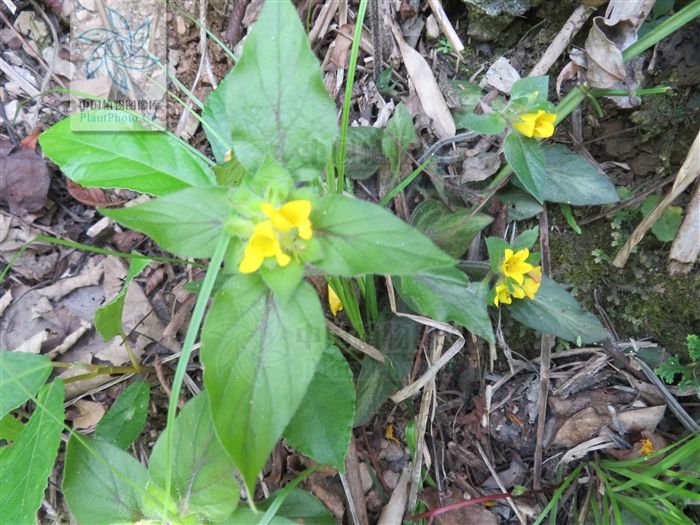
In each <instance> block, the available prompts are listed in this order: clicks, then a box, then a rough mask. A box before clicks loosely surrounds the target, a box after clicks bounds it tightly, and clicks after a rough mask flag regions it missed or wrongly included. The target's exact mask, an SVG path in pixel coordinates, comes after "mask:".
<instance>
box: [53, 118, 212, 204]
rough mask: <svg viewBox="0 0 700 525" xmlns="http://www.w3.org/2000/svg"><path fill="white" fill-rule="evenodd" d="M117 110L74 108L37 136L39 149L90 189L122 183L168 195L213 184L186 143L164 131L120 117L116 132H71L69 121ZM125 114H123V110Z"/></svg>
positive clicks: (138, 189)
mask: <svg viewBox="0 0 700 525" xmlns="http://www.w3.org/2000/svg"><path fill="white" fill-rule="evenodd" d="M115 113H117V114H119V113H121V112H118V111H116V112H115V111H112V110H109V111H89V112H85V113H76V114H73V115H71V116H70V117H68V118H65V119H63V120H61V121H60V122H58V123H57V124H54V125H53V126H51V127H50V128H49V129H47V130H46V131H45V132H44V133H42V134H41V135H40V136H39V144H40V145H41V149H42V151H43V152H44V155H46V156H47V157H48V158H50V159H51V160H52V161H53V162H54V163H56V164H57V165H58V166H59V167H60V168H61V171H63V173H65V175H66V177H68V178H69V179H71V180H72V181H74V182H77V183H78V184H80V185H82V186H85V187H88V188H91V187H97V188H126V189H129V190H133V191H141V192H145V193H150V194H152V195H167V194H169V193H173V192H176V191H178V190H182V189H185V188H189V187H192V186H211V185H213V184H216V179H215V177H214V172H213V171H212V170H211V169H210V168H209V166H207V164H206V163H205V162H204V161H203V160H201V159H199V158H198V157H196V156H195V155H193V153H191V152H190V151H189V149H187V147H186V146H185V145H184V144H183V143H181V142H179V141H178V140H177V139H175V138H174V137H171V136H170V135H167V134H165V133H155V132H152V131H147V130H145V128H144V127H143V126H142V125H141V124H139V123H138V122H133V121H129V120H125V121H124V122H122V123H120V124H116V123H111V124H110V125H114V126H117V125H119V126H123V129H122V130H120V131H116V132H76V131H71V128H72V127H73V126H75V125H76V124H75V122H74V121H76V120H77V121H79V120H80V119H82V118H85V117H89V118H100V116H102V115H103V114H106V115H113V114H115ZM124 115H127V116H128V114H126V113H125V114H124Z"/></svg>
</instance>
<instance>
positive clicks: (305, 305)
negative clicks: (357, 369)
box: [201, 274, 326, 492]
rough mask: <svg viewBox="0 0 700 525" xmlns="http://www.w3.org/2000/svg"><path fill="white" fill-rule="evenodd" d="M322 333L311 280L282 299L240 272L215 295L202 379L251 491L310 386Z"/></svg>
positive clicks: (204, 333)
mask: <svg viewBox="0 0 700 525" xmlns="http://www.w3.org/2000/svg"><path fill="white" fill-rule="evenodd" d="M325 335H326V330H325V325H324V320H323V311H322V310H321V304H320V303H319V300H318V297H317V296H316V293H315V292H314V290H313V288H312V287H311V285H309V284H308V283H306V282H302V283H300V285H299V286H298V287H297V289H296V290H295V291H294V294H293V295H292V297H290V299H289V300H288V301H283V300H282V299H280V297H279V296H276V295H274V294H273V293H272V292H271V291H270V290H269V289H268V288H267V287H266V286H265V285H264V283H263V282H262V279H261V278H260V277H259V276H257V275H255V274H252V275H243V274H239V275H236V276H234V277H232V278H231V279H230V280H229V281H228V282H227V283H226V284H225V285H224V286H223V287H222V288H221V290H220V291H219V292H218V293H217V294H216V297H215V298H214V302H213V304H212V306H211V309H210V311H209V314H208V316H207V320H206V322H205V324H204V328H203V330H202V349H201V359H202V363H203V365H204V369H205V373H204V383H205V385H206V391H207V392H208V394H209V401H210V403H211V411H212V415H213V417H214V425H215V427H216V431H217V434H218V436H219V439H220V440H221V442H222V444H223V446H224V448H225V449H226V451H227V452H228V453H229V455H230V456H231V457H232V458H233V461H234V463H235V464H236V466H237V467H238V469H239V470H240V472H241V474H242V476H243V479H244V481H245V482H246V485H247V486H248V488H249V490H250V491H251V492H252V489H253V487H254V486H255V480H256V477H257V475H258V473H259V472H260V470H261V469H262V467H263V466H264V465H265V462H266V460H267V456H268V455H269V454H270V452H271V451H272V449H273V447H274V445H275V443H276V442H277V440H278V439H279V438H280V437H281V435H282V432H284V429H285V427H286V426H287V423H289V421H290V420H291V418H292V416H293V415H294V413H295V412H296V411H297V408H299V404H300V403H301V401H302V399H303V398H304V395H305V394H306V390H307V388H308V386H309V383H310V382H311V378H312V377H313V375H314V371H315V370H316V365H317V364H318V362H319V360H320V359H321V354H322V353H323V349H324V348H325Z"/></svg>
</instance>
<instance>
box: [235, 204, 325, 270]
mask: <svg viewBox="0 0 700 525" xmlns="http://www.w3.org/2000/svg"><path fill="white" fill-rule="evenodd" d="M260 210H261V211H262V212H263V213H264V214H265V216H266V217H267V218H268V220H266V221H263V222H260V223H258V224H256V225H255V227H254V228H253V234H252V235H251V236H250V239H249V240H248V244H247V245H246V247H245V251H244V252H243V260H242V261H241V263H240V265H239V267H238V270H239V271H240V272H241V273H253V272H255V271H257V270H258V268H260V266H262V263H263V262H264V261H265V259H266V258H268V257H274V258H275V259H276V261H277V264H278V265H280V266H282V267H284V266H287V265H288V264H289V262H290V261H291V260H292V258H291V256H290V255H289V254H288V253H286V252H285V251H284V248H285V246H288V245H290V244H291V243H290V241H291V242H293V240H294V231H293V230H294V229H296V235H297V236H298V237H299V238H300V239H303V240H309V239H311V237H312V236H313V230H312V228H311V220H310V219H309V215H310V214H311V202H310V201H308V200H303V199H302V200H295V201H289V202H287V203H286V204H284V205H283V206H281V207H279V208H276V207H275V206H273V205H272V204H270V203H267V202H266V203H263V204H262V205H261V206H260ZM285 241H286V242H285Z"/></svg>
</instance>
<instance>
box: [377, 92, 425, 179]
mask: <svg viewBox="0 0 700 525" xmlns="http://www.w3.org/2000/svg"><path fill="white" fill-rule="evenodd" d="M416 142H418V135H416V130H415V128H414V127H413V117H412V116H411V114H410V113H409V112H408V110H407V109H406V106H405V105H404V104H403V102H401V103H399V104H398V105H397V106H396V109H394V114H393V115H392V116H391V118H390V119H389V122H387V125H386V129H385V130H384V136H383V137H382V151H383V152H384V156H386V157H387V158H388V159H389V162H391V172H392V173H396V172H397V171H398V169H399V166H400V165H401V162H402V161H403V159H404V158H405V157H406V152H407V151H408V148H410V147H411V145H413V144H415V143H416Z"/></svg>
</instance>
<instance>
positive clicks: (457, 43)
mask: <svg viewBox="0 0 700 525" xmlns="http://www.w3.org/2000/svg"><path fill="white" fill-rule="evenodd" d="M428 4H430V9H432V11H433V15H435V19H436V20H437V23H438V25H439V26H440V29H441V30H442V32H443V34H444V35H445V38H447V41H448V42H449V43H450V46H452V49H453V50H454V51H455V53H461V52H462V51H464V44H462V41H461V40H460V39H459V35H457V32H456V31H455V28H454V27H452V24H451V23H450V19H449V18H447V15H446V14H445V10H444V9H443V8H442V2H440V0H428Z"/></svg>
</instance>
